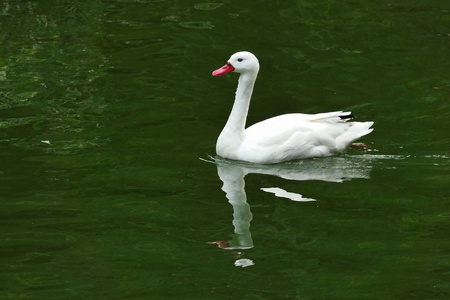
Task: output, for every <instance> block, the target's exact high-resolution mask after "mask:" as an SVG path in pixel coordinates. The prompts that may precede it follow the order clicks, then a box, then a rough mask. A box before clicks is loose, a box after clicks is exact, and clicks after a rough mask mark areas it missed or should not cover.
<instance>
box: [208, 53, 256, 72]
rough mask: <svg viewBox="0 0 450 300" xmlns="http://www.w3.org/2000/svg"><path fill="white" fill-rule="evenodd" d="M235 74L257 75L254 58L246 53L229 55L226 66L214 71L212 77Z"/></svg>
mask: <svg viewBox="0 0 450 300" xmlns="http://www.w3.org/2000/svg"><path fill="white" fill-rule="evenodd" d="M233 71H234V72H237V73H241V74H242V73H249V72H251V73H258V71H259V62H258V59H257V58H256V56H254V55H253V54H252V53H250V52H247V51H241V52H236V53H235V54H233V55H231V57H230V59H229V60H228V62H227V64H226V65H224V66H223V67H222V68H220V69H217V70H215V71H214V72H213V73H212V74H213V76H220V75H223V74H226V73H229V72H233Z"/></svg>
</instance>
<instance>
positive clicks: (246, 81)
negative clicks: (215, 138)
mask: <svg viewBox="0 0 450 300" xmlns="http://www.w3.org/2000/svg"><path fill="white" fill-rule="evenodd" d="M256 76H257V72H246V73H242V74H241V75H240V76H239V83H238V87H237V90H236V98H235V99H234V104H233V108H232V110H231V113H230V116H229V117H228V121H227V123H226V125H225V127H224V128H223V130H222V133H221V135H222V134H227V135H232V136H233V137H234V138H235V139H239V141H240V140H242V138H243V135H244V130H245V122H246V120H247V114H248V109H249V107H250V99H251V97H252V92H253V86H254V85H255V81H256Z"/></svg>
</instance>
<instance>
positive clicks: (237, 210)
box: [208, 155, 374, 267]
mask: <svg viewBox="0 0 450 300" xmlns="http://www.w3.org/2000/svg"><path fill="white" fill-rule="evenodd" d="M373 158H374V157H373V156H372V157H371V156H367V155H358V156H343V157H330V158H320V159H311V160H303V161H297V162H291V163H284V164H277V165H253V164H247V163H243V162H236V161H230V160H225V159H221V158H214V161H208V162H213V163H215V164H216V166H217V173H218V175H219V178H220V180H222V182H223V186H222V190H223V191H224V192H225V194H226V197H227V198H228V201H229V203H230V204H231V205H232V206H233V226H234V234H233V237H232V239H231V240H229V241H214V242H209V244H216V245H217V246H218V247H219V248H222V249H226V250H245V249H250V248H253V240H252V235H251V232H250V222H251V220H252V213H251V210H250V205H249V204H248V203H247V195H246V193H245V180H244V178H245V176H246V175H248V174H264V175H273V176H277V177H281V178H284V179H287V180H296V181H307V180H321V181H326V182H343V181H346V180H351V179H356V178H370V171H371V166H370V162H371V160H372V159H373ZM261 190H262V191H265V192H268V193H273V194H274V195H275V196H277V197H282V198H288V199H290V200H293V201H298V202H309V201H316V200H315V199H313V198H306V197H304V196H303V195H300V194H298V193H291V192H287V191H285V190H284V189H281V188H278V187H262V188H261ZM308 197H309V196H308ZM238 254H239V256H242V255H243V253H238ZM235 265H236V266H240V267H248V266H252V265H254V262H253V261H252V260H250V259H247V258H240V259H238V260H236V261H235Z"/></svg>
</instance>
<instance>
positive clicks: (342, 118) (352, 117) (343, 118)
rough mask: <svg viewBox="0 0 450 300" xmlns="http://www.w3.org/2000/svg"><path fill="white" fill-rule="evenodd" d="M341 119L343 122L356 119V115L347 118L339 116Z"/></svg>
mask: <svg viewBox="0 0 450 300" xmlns="http://www.w3.org/2000/svg"><path fill="white" fill-rule="evenodd" d="M339 118H341V120H351V119H355V118H356V116H355V115H346V116H339Z"/></svg>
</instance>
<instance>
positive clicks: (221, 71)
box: [212, 62, 234, 76]
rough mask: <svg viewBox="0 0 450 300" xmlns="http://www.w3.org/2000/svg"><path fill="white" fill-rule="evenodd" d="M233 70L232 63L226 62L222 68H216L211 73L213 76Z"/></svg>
mask: <svg viewBox="0 0 450 300" xmlns="http://www.w3.org/2000/svg"><path fill="white" fill-rule="evenodd" d="M233 71H234V67H233V65H232V64H230V63H229V62H228V63H227V64H226V65H225V66H223V67H222V68H220V69H217V70H215V71H214V72H212V74H213V76H220V75H223V74H227V73H230V72H233Z"/></svg>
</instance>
